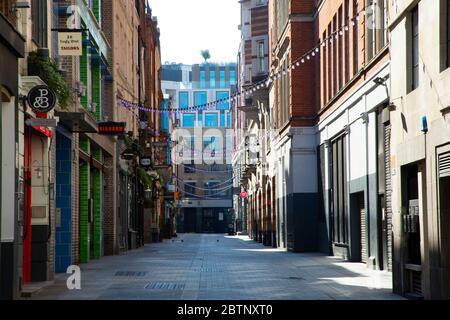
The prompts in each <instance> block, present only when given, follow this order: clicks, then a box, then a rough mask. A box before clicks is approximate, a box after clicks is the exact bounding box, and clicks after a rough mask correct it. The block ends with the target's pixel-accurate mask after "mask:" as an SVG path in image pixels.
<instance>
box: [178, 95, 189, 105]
mask: <svg viewBox="0 0 450 320" xmlns="http://www.w3.org/2000/svg"><path fill="white" fill-rule="evenodd" d="M179 97H180V101H179V108H180V109H187V108H189V92H186V91H180V93H179Z"/></svg>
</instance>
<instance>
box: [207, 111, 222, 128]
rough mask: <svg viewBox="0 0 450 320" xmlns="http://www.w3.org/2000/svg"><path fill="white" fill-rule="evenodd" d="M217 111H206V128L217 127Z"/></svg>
mask: <svg viewBox="0 0 450 320" xmlns="http://www.w3.org/2000/svg"><path fill="white" fill-rule="evenodd" d="M218 126H219V125H218V121H217V112H206V113H205V127H206V128H217V127H218Z"/></svg>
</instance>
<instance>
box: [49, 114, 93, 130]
mask: <svg viewBox="0 0 450 320" xmlns="http://www.w3.org/2000/svg"><path fill="white" fill-rule="evenodd" d="M55 116H56V117H59V123H60V124H62V125H63V126H64V127H65V128H67V130H69V131H70V132H75V133H97V132H98V125H97V123H96V122H95V121H92V119H90V118H89V117H88V116H87V115H86V113H84V112H60V111H56V112H55Z"/></svg>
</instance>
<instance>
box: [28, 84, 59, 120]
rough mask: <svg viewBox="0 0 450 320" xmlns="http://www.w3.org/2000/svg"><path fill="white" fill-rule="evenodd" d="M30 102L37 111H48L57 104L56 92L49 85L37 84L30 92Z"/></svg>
mask: <svg viewBox="0 0 450 320" xmlns="http://www.w3.org/2000/svg"><path fill="white" fill-rule="evenodd" d="M27 100H28V104H29V105H30V107H31V109H33V111H34V112H37V113H48V112H50V111H51V110H53V108H54V107H55V105H56V94H55V93H54V92H53V90H51V89H50V88H49V87H47V86H36V87H34V88H32V89H31V90H30V91H29V92H28V99H27Z"/></svg>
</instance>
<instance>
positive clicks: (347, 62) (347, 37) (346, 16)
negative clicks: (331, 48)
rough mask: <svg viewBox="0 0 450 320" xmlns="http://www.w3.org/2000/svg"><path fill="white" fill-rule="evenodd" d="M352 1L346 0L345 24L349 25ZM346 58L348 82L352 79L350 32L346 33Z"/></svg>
mask: <svg viewBox="0 0 450 320" xmlns="http://www.w3.org/2000/svg"><path fill="white" fill-rule="evenodd" d="M349 6H350V3H349V0H345V8H344V11H345V17H344V19H345V25H346V26H349V25H350V24H349V23H350V7H349ZM344 35H345V38H344V42H345V43H344V51H345V52H344V55H345V57H344V59H345V73H344V83H347V82H348V81H349V80H350V35H349V32H345V33H344Z"/></svg>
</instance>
